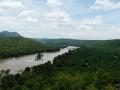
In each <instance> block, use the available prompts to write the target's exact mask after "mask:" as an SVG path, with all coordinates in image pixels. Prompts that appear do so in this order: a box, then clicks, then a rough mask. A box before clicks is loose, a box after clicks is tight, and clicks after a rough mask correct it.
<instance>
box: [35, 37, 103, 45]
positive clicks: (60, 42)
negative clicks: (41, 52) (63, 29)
mask: <svg viewBox="0 0 120 90" xmlns="http://www.w3.org/2000/svg"><path fill="white" fill-rule="evenodd" d="M34 40H35V41H37V42H42V43H45V44H49V45H56V46H70V45H73V46H90V45H93V44H96V43H98V42H102V41H103V40H75V39H34Z"/></svg>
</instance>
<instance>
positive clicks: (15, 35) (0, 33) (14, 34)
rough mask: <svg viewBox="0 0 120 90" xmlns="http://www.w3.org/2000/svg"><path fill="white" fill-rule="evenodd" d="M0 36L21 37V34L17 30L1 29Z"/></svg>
mask: <svg viewBox="0 0 120 90" xmlns="http://www.w3.org/2000/svg"><path fill="white" fill-rule="evenodd" d="M0 37H21V35H20V34H19V33H17V32H8V31H3V32H0Z"/></svg>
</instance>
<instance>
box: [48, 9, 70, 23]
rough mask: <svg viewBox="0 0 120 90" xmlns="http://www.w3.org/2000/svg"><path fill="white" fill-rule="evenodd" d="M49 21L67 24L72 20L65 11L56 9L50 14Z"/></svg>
mask: <svg viewBox="0 0 120 90" xmlns="http://www.w3.org/2000/svg"><path fill="white" fill-rule="evenodd" d="M46 16H47V19H48V20H49V21H53V22H67V21H69V20H70V16H69V14H68V13H66V12H65V11H63V10H61V9H58V8H55V9H54V10H53V11H52V12H50V13H48V14H47V15H46Z"/></svg>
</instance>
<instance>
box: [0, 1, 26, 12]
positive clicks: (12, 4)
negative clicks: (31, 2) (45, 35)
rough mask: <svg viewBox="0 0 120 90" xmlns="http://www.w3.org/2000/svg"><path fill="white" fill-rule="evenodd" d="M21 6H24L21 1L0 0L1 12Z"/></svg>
mask: <svg viewBox="0 0 120 90" xmlns="http://www.w3.org/2000/svg"><path fill="white" fill-rule="evenodd" d="M23 8H24V5H23V3H22V2H21V1H16V0H12V1H1V2H0V11H1V12H2V13H4V12H9V11H14V10H18V9H23Z"/></svg>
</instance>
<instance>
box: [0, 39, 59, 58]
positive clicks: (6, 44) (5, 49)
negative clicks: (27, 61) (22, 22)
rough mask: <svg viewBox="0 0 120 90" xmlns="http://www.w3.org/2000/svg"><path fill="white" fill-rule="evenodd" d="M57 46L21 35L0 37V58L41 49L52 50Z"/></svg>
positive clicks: (40, 50)
mask: <svg viewBox="0 0 120 90" xmlns="http://www.w3.org/2000/svg"><path fill="white" fill-rule="evenodd" d="M53 50H57V48H54V47H51V46H47V45H45V44H42V43H40V42H36V41H33V40H31V39H28V38H23V37H1V38H0V58H6V57H13V56H20V55H27V54H32V53H36V52H42V51H53Z"/></svg>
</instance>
